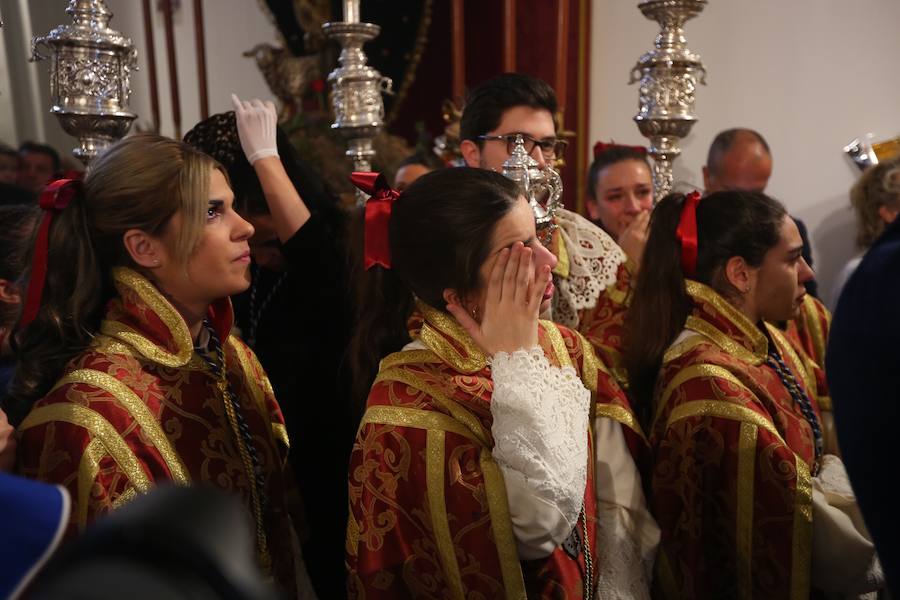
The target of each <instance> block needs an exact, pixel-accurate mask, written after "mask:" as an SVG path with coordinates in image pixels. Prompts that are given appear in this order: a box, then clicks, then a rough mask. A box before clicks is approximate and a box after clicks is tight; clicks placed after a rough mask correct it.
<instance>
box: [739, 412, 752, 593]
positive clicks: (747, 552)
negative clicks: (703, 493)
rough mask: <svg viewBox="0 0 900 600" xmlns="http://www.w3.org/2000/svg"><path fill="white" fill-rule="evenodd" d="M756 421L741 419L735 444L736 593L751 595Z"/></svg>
mask: <svg viewBox="0 0 900 600" xmlns="http://www.w3.org/2000/svg"><path fill="white" fill-rule="evenodd" d="M756 435H757V428H756V425H754V424H752V423H747V422H744V423H741V433H740V442H739V444H738V478H737V498H736V501H737V511H736V513H737V514H736V517H737V519H736V525H737V531H736V532H735V539H736V542H737V544H736V545H737V572H738V573H737V574H738V594H739V597H740V598H747V599H751V598H753V483H754V480H755V478H756Z"/></svg>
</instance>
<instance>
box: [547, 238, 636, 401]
mask: <svg viewBox="0 0 900 600" xmlns="http://www.w3.org/2000/svg"><path fill="white" fill-rule="evenodd" d="M604 235H605V234H604ZM550 251H551V252H553V254H554V256H556V258H557V261H558V262H557V264H556V267H555V268H554V269H553V275H554V276H555V277H562V278H563V279H566V278H568V277H569V261H570V257H569V252H570V251H569V250H568V249H567V248H566V244H565V243H564V241H563V238H562V236H561V235H559V234H557V233H554V235H553V238H552V241H551V243H550ZM633 277H634V264H633V263H632V262H631V260H630V259H629V260H626V261H624V262H622V263H621V264H619V266H618V268H617V271H616V280H615V282H613V283H612V284H611V285H609V287H607V288H606V289H605V290H602V291H601V292H600V295H599V296H598V297H597V303H596V304H595V305H594V307H593V308H590V309H582V310H579V311H578V327H577V328H576V329H577V330H578V332H579V333H580V334H581V335H583V336H584V337H585V338H586V339H587V341H588V342H590V343H591V345H592V346H593V347H594V351H595V352H596V353H597V356H598V357H599V358H600V360H601V361H603V364H604V365H606V366H607V368H608V369H609V370H610V371H611V372H612V374H613V375H614V376H615V378H616V380H617V381H618V383H619V385H621V386H623V387H625V388H627V385H628V383H627V382H628V374H627V372H626V370H625V364H624V359H623V357H622V352H623V349H624V338H625V314H626V313H627V312H628V306H629V305H630V304H631V285H632V278H633Z"/></svg>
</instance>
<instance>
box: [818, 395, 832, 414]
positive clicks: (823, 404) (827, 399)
mask: <svg viewBox="0 0 900 600" xmlns="http://www.w3.org/2000/svg"><path fill="white" fill-rule="evenodd" d="M816 402H817V403H818V405H819V410H820V411H821V410H824V411H825V412H833V411H834V405H833V404H832V403H831V396H816Z"/></svg>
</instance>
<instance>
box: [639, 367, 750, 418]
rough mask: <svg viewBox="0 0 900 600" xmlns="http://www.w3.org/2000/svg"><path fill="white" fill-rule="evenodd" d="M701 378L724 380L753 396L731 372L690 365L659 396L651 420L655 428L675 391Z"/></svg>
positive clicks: (677, 374) (721, 368)
mask: <svg viewBox="0 0 900 600" xmlns="http://www.w3.org/2000/svg"><path fill="white" fill-rule="evenodd" d="M701 377H710V378H718V379H724V380H725V381H727V382H728V383H731V384H732V385H736V386H738V388H739V389H741V390H744V391H746V392H747V393H749V394H751V395H753V392H751V391H750V390H749V389H747V386H745V385H744V384H743V383H741V381H740V380H739V379H738V378H737V377H735V376H734V374H733V373H732V372H731V371H729V370H728V369H726V368H724V367H720V366H718V365H708V364H699V365H691V366H689V367H686V368H684V369H682V370H680V371H678V373H676V374H675V377H673V378H672V381H670V382H669V385H667V386H666V389H665V390H663V393H662V394H661V395H660V397H659V405H657V407H656V415H655V416H654V418H653V426H654V427H655V426H656V422H657V421H658V420H659V418H660V416H662V412H663V410H664V409H665V408H666V406H667V405H668V404H669V400H670V398H671V396H672V394H673V393H674V392H675V390H676V389H677V388H678V387H679V386H681V385H682V384H684V383H686V382H687V381H690V380H691V379H699V378H701ZM651 429H652V428H651Z"/></svg>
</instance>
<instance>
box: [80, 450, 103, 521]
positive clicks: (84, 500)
mask: <svg viewBox="0 0 900 600" xmlns="http://www.w3.org/2000/svg"><path fill="white" fill-rule="evenodd" d="M104 456H106V449H105V448H104V447H103V442H101V441H100V438H94V439H92V440H91V441H90V443H88V445H87V447H86V448H85V449H84V454H82V455H81V460H80V461H79V462H78V505H77V508H78V511H77V513H76V521H75V522H76V523H77V524H78V531H84V528H85V527H87V522H88V504H89V503H90V500H91V491H92V490H93V489H94V482H96V481H97V474H98V473H99V472H100V461H101V460H103V457H104Z"/></svg>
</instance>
